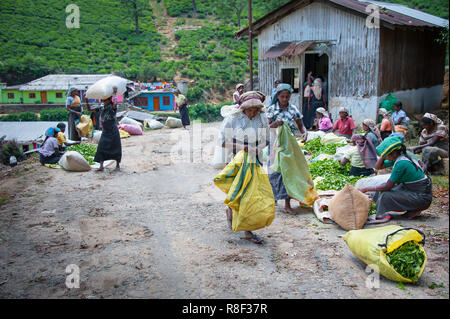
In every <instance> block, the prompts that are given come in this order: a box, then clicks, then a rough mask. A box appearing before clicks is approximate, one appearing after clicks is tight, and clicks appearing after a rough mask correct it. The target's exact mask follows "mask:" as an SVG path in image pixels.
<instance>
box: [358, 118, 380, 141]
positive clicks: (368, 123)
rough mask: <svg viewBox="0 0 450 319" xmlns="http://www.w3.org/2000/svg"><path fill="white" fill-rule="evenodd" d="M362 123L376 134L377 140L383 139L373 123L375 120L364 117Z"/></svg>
mask: <svg viewBox="0 0 450 319" xmlns="http://www.w3.org/2000/svg"><path fill="white" fill-rule="evenodd" d="M363 124H364V125H365V126H367V127H368V128H369V129H370V130H371V131H372V132H373V133H374V134H375V135H376V137H377V140H378V142H379V143H381V141H382V140H383V139H382V138H381V134H380V131H379V130H378V128H377V125H376V124H375V122H374V121H373V120H371V119H365V120H364V121H363Z"/></svg>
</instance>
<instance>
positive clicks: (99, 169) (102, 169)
mask: <svg viewBox="0 0 450 319" xmlns="http://www.w3.org/2000/svg"><path fill="white" fill-rule="evenodd" d="M104 170H105V169H104V168H103V167H100V168H97V170H96V172H103V171H104Z"/></svg>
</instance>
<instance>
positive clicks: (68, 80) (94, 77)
mask: <svg viewBox="0 0 450 319" xmlns="http://www.w3.org/2000/svg"><path fill="white" fill-rule="evenodd" d="M109 75H111V74H49V75H46V76H44V77H42V78H39V79H36V80H33V81H31V82H28V83H26V84H23V85H21V86H20V91H54V90H58V91H59V90H61V91H65V90H68V89H69V88H70V87H76V88H77V89H80V90H87V89H88V87H89V86H91V85H92V84H94V83H95V82H97V81H98V80H101V79H103V78H106V77H107V76H109Z"/></svg>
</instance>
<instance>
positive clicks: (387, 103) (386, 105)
mask: <svg viewBox="0 0 450 319" xmlns="http://www.w3.org/2000/svg"><path fill="white" fill-rule="evenodd" d="M396 102H398V99H397V98H396V97H395V96H394V94H392V93H390V94H389V95H388V96H386V98H385V99H384V101H383V102H381V103H380V108H383V109H386V110H387V111H391V112H392V111H394V104H395V103H396Z"/></svg>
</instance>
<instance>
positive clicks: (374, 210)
mask: <svg viewBox="0 0 450 319" xmlns="http://www.w3.org/2000/svg"><path fill="white" fill-rule="evenodd" d="M376 213H377V205H376V204H375V202H372V201H371V202H370V210H369V215H375V214H376Z"/></svg>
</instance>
